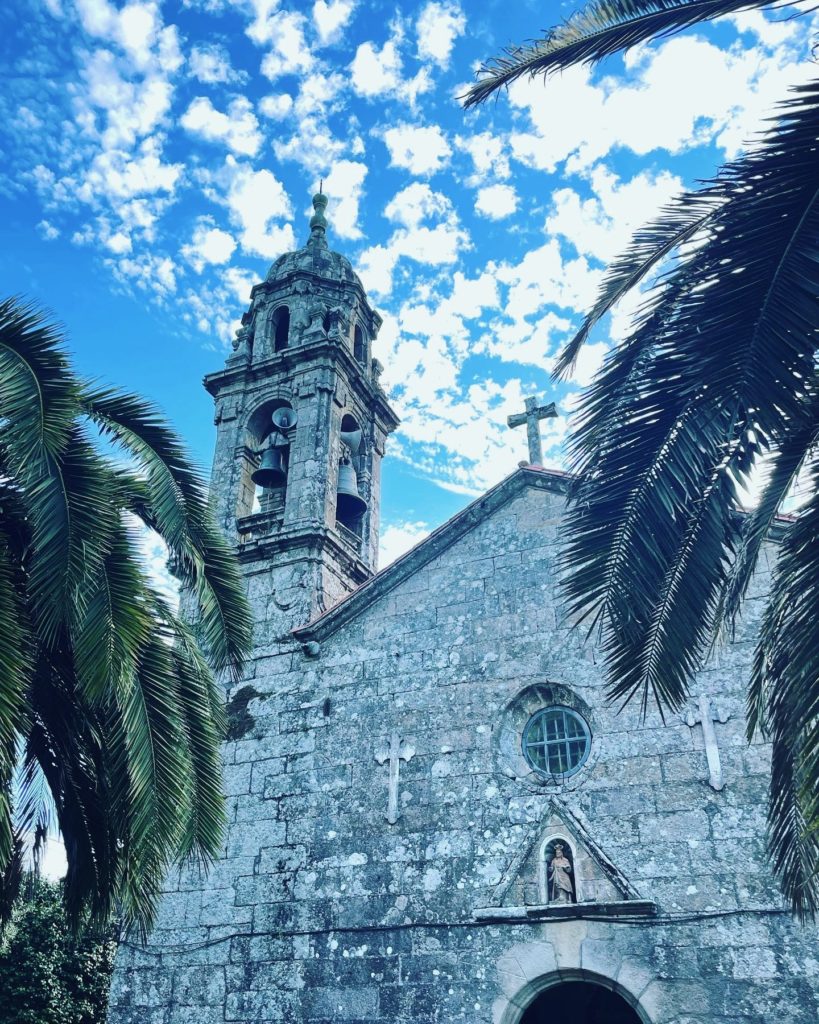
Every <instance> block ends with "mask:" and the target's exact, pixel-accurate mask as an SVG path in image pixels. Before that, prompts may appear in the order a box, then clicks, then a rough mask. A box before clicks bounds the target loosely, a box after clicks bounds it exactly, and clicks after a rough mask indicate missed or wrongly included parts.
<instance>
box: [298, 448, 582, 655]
mask: <svg viewBox="0 0 819 1024" xmlns="http://www.w3.org/2000/svg"><path fill="white" fill-rule="evenodd" d="M570 480H571V475H570V474H569V473H563V472H561V471H560V470H552V469H544V468H543V467H541V466H528V465H525V464H522V465H521V466H520V468H519V469H516V470H515V471H514V473H511V474H510V475H509V476H507V477H504V479H503V480H501V482H500V483H499V484H496V485H495V486H494V487H492V488H491V489H490V490H488V491H487V492H486V493H485V494H482V495H481V496H480V497H479V498H476V499H475V500H474V501H473V502H471V503H470V504H469V505H467V506H466V508H464V509H462V510H461V511H460V512H456V513H455V515H454V516H452V518H451V519H448V520H447V521H446V522H445V523H443V524H442V525H441V526H439V527H437V528H436V529H435V530H433V531H432V533H430V534H429V535H428V536H426V537H425V538H424V539H423V540H422V541H419V543H418V544H416V545H415V547H413V548H410V550H409V551H407V552H405V553H404V554H403V555H401V556H400V557H399V558H396V560H395V561H394V562H391V563H390V564H389V565H388V566H386V568H384V569H382V570H381V571H380V572H378V573H376V574H375V576H371V577H370V579H368V580H367V581H366V582H365V583H362V584H361V586H360V587H358V588H356V589H355V590H354V591H353V592H352V593H351V594H348V595H347V596H346V597H344V598H343V599H342V600H341V601H339V602H338V604H335V605H333V607H332V608H328V610H327V611H326V612H324V613H323V614H322V615H320V616H319V617H318V618H317V619H314V620H313V621H312V622H309V623H307V624H306V625H304V626H298V627H297V628H296V629H294V630H292V634H293V636H294V637H295V638H296V639H297V640H299V641H301V642H305V641H307V640H319V641H321V640H324V639H325V638H326V637H328V636H331V635H332V634H333V633H335V632H336V630H337V629H340V628H341V626H343V625H345V624H346V623H347V622H349V621H350V620H351V619H353V618H355V617H356V616H357V615H358V614H359V613H360V612H362V611H364V609H365V608H368V607H369V606H370V605H371V604H372V603H373V602H374V601H377V600H378V598H380V597H383V596H384V595H385V594H388V593H389V592H390V591H391V590H393V589H394V588H395V587H397V586H398V585H399V584H400V583H403V582H404V580H406V579H408V578H409V577H410V576H412V575H413V574H414V573H416V572H417V571H418V570H419V569H422V568H423V567H424V566H425V565H428V564H429V563H430V562H431V561H432V560H433V558H437V557H438V555H440V554H442V553H443V552H444V551H446V550H447V548H449V547H451V546H452V545H453V544H454V543H455V542H456V541H458V540H460V538H461V537H463V536H464V534H466V533H468V532H469V531H470V530H472V529H474V528H475V527H476V526H477V525H478V523H480V522H481V521H482V520H484V519H485V518H486V517H487V516H489V515H491V514H492V513H493V512H496V511H497V510H498V509H499V508H501V507H502V506H503V505H505V504H507V502H509V501H511V499H512V498H513V497H515V495H517V494H518V493H520V491H521V490H522V489H523V487H536V488H539V489H541V490H545V491H556V492H558V493H561V494H565V493H566V492H567V491H568V488H569V482H570Z"/></svg>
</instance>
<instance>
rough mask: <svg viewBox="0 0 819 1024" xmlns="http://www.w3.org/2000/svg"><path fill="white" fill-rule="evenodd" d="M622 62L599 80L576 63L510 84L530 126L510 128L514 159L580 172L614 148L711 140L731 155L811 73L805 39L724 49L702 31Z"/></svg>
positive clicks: (675, 146) (679, 147)
mask: <svg viewBox="0 0 819 1024" xmlns="http://www.w3.org/2000/svg"><path fill="white" fill-rule="evenodd" d="M625 60H626V64H627V68H628V72H629V76H630V77H629V79H627V80H626V81H624V80H623V78H622V77H621V76H620V77H617V78H615V77H610V78H604V79H602V80H600V81H599V83H595V84H593V83H592V72H591V71H590V69H589V68H587V67H577V68H571V69H569V70H567V71H565V72H563V73H562V74H561V75H559V76H554V77H550V78H549V79H548V80H547V81H546V82H543V81H542V79H540V78H538V79H534V80H532V79H520V80H519V81H518V82H516V83H514V84H513V85H512V86H511V87H510V90H509V98H510V102H511V103H512V106H513V107H515V108H517V109H518V110H522V111H525V112H526V115H527V117H528V119H529V121H530V126H531V127H530V130H529V131H525V130H519V129H518V128H516V129H515V130H513V131H512V132H511V133H510V136H509V141H510V145H511V149H512V153H513V155H514V156H515V158H516V159H518V160H520V161H521V162H522V163H524V164H526V165H527V166H531V167H535V168H537V169H539V170H546V171H554V170H555V168H556V167H557V166H558V164H560V163H561V162H563V161H567V170H569V171H580V170H583V169H584V168H587V167H589V166H591V165H592V164H594V163H595V162H597V161H598V160H600V159H601V158H602V157H604V156H605V155H606V154H608V153H610V152H611V151H612V150H614V149H616V148H618V147H623V148H626V149H628V150H631V151H632V152H633V153H636V154H638V155H640V156H644V155H646V154H648V153H652V152H654V151H656V150H665V151H667V152H668V153H672V154H677V153H681V152H683V151H685V150H687V149H691V148H692V147H694V146H699V145H703V144H706V143H708V142H710V141H714V142H715V143H716V145H717V146H719V147H721V148H722V149H723V150H724V151H725V153H726V155H728V156H729V157H730V156H734V155H736V153H737V152H738V151H739V149H740V147H741V146H742V145H743V143H744V142H745V141H746V140H747V139H748V138H749V137H751V136H752V135H753V134H754V132H756V131H757V130H758V129H759V126H760V122H761V119H762V118H763V117H764V116H765V115H766V114H767V113H769V112H770V111H771V109H772V108H773V106H774V105H775V103H776V102H777V101H779V100H780V99H781V98H782V96H783V95H784V94H785V91H786V88H787V86H788V85H789V84H793V83H794V82H798V81H804V80H805V79H806V78H807V77H809V75H810V69H809V62H806V61H805V60H804V56H803V52H802V49H801V48H800V47H795V46H794V47H790V46H787V45H783V46H781V47H778V48H777V49H775V50H773V51H770V52H769V51H767V50H765V48H764V47H751V48H749V49H742V48H739V47H733V48H730V49H723V48H720V47H719V46H716V45H715V44H714V43H712V42H709V41H707V40H705V39H703V38H701V37H699V36H679V37H675V38H673V39H670V40H668V41H667V42H664V43H662V44H661V45H659V46H657V45H655V46H641V47H636V48H635V49H634V50H632V51H631V52H630V53H629V54H627V55H626V58H625ZM691 68H696V74H695V75H692V74H691ZM681 82H685V83H686V85H685V88H681V87H680V83H681Z"/></svg>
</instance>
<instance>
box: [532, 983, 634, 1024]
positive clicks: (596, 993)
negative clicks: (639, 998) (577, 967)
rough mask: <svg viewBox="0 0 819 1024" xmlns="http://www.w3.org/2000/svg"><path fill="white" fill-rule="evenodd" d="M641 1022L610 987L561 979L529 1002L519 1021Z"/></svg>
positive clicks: (550, 1023) (573, 1023) (534, 1023)
mask: <svg viewBox="0 0 819 1024" xmlns="http://www.w3.org/2000/svg"><path fill="white" fill-rule="evenodd" d="M555 1021H571V1024H641V1021H642V1018H641V1017H640V1016H638V1014H637V1012H636V1011H635V1010H634V1009H632V1007H631V1006H630V1005H629V1004H628V1003H627V1002H626V1000H625V999H624V998H623V997H622V996H620V995H618V994H617V993H616V992H612V990H611V989H609V988H604V987H603V986H602V985H596V984H594V983H593V982H589V981H564V982H561V983H559V984H557V985H552V986H550V987H549V988H547V989H546V990H545V991H544V992H541V993H540V995H539V996H537V997H536V998H535V1000H534V1001H533V1002H532V1003H530V1004H529V1006H528V1007H527V1008H526V1010H525V1011H524V1013H523V1016H522V1017H521V1018H520V1024H554V1022H555Z"/></svg>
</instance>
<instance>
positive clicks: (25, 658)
mask: <svg viewBox="0 0 819 1024" xmlns="http://www.w3.org/2000/svg"><path fill="white" fill-rule="evenodd" d="M19 575H20V566H19V562H17V561H16V560H15V559H13V558H12V557H11V551H10V544H9V540H8V537H7V535H6V533H5V531H4V530H3V528H2V523H0V624H2V625H0V790H6V787H7V786H8V782H9V779H10V778H11V773H12V769H13V766H14V761H15V750H16V745H17V742H18V739H19V736H20V734H21V731H22V728H23V723H24V720H25V693H26V686H27V685H28V674H29V671H30V669H31V661H30V657H29V653H28V652H29V643H30V639H29V632H28V629H27V627H26V622H25V612H24V608H23V602H22V600H21V592H20V586H21V583H20V579H19ZM10 825H11V821H10V814H9V811H8V808H7V809H6V811H5V813H0V871H2V870H3V868H4V867H5V865H6V864H7V863H8V859H9V857H10V856H11V853H12V844H13V837H12V834H11V828H10Z"/></svg>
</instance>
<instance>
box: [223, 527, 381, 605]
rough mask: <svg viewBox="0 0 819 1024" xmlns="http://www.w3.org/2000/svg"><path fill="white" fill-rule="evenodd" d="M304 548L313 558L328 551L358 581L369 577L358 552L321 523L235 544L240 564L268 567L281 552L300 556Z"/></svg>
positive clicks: (288, 529) (283, 530)
mask: <svg viewBox="0 0 819 1024" xmlns="http://www.w3.org/2000/svg"><path fill="white" fill-rule="evenodd" d="M304 548H309V549H312V550H313V551H314V552H315V557H316V559H318V558H319V556H320V554H321V553H322V552H329V554H330V555H331V556H332V557H333V558H334V560H335V561H336V562H337V563H338V565H339V566H340V567H341V568H342V569H343V570H344V571H345V572H346V573H347V574H348V575H349V576H350V578H351V579H354V580H357V581H358V582H359V583H361V584H363V583H364V582H365V581H366V580H368V579H370V578H371V577H372V572H371V571H370V569H369V568H368V567H367V565H366V563H365V562H364V561H363V560H362V558H361V556H360V555H359V554H358V553H357V552H355V551H353V550H352V547H351V546H350V545H348V544H346V543H345V542H344V540H343V538H341V537H339V536H338V535H337V534H336V533H335V532H334V531H333V530H331V529H330V528H329V527H327V526H324V525H323V524H321V523H305V524H300V525H298V526H291V527H288V528H284V529H281V530H279V531H277V532H275V533H271V534H268V535H267V536H264V537H260V538H259V539H258V540H250V541H245V542H244V543H242V544H240V545H239V549H238V558H239V561H240V562H242V563H244V564H248V563H253V562H263V563H265V566H266V567H269V565H270V564H271V560H272V559H275V558H276V556H278V555H281V554H283V553H285V552H291V551H300V552H301V554H300V557H304V555H303V549H304ZM359 589H360V588H359ZM357 592H358V591H356V593H357Z"/></svg>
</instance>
